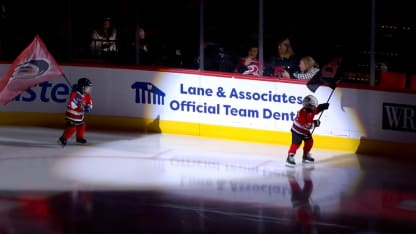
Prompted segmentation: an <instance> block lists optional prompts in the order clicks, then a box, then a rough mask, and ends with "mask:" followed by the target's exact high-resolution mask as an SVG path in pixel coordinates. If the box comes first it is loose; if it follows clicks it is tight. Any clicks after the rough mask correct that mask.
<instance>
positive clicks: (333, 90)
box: [311, 79, 341, 134]
mask: <svg viewBox="0 0 416 234" xmlns="http://www.w3.org/2000/svg"><path fill="white" fill-rule="evenodd" d="M340 80H341V79H338V80H337V81H336V83H339V81H340ZM336 83H335V84H336ZM335 89H336V85H335V87H334V88H333V89H332V91H331V93H330V94H329V97H328V100H326V102H327V103H329V100H331V98H332V95H333V94H334V92H335ZM324 111H325V110H322V111H321V113H320V114H319V117H318V120H320V119H321V116H322V114H323V113H324ZM315 128H316V127H315V126H314V127H313V129H312V131H311V134H312V133H313V132H314V131H315Z"/></svg>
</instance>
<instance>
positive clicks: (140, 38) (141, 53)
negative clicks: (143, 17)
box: [134, 27, 153, 65]
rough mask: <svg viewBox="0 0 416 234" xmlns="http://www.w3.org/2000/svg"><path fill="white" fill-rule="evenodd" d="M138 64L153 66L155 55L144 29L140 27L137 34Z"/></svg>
mask: <svg viewBox="0 0 416 234" xmlns="http://www.w3.org/2000/svg"><path fill="white" fill-rule="evenodd" d="M136 34H137V35H136V43H135V45H134V46H135V48H136V64H143V65H153V57H152V56H153V53H152V48H151V45H149V40H148V38H147V34H146V31H145V30H144V28H142V27H139V28H138V29H137V32H136Z"/></svg>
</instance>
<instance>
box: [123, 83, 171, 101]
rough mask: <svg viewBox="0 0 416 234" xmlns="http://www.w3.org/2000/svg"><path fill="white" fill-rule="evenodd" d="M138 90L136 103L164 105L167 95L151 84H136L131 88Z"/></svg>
mask: <svg viewBox="0 0 416 234" xmlns="http://www.w3.org/2000/svg"><path fill="white" fill-rule="evenodd" d="M131 87H132V88H133V89H135V90H136V103H141V104H156V105H164V104H165V96H166V94H165V93H164V92H163V91H162V90H160V89H159V88H158V87H156V86H154V85H153V84H152V83H149V82H136V83H134V84H133V85H132V86H131Z"/></svg>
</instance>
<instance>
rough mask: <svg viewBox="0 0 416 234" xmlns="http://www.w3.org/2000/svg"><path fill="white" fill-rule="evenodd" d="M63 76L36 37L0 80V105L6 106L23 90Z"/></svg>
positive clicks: (40, 40)
mask: <svg viewBox="0 0 416 234" xmlns="http://www.w3.org/2000/svg"><path fill="white" fill-rule="evenodd" d="M63 74H64V72H63V71H62V69H61V67H60V66H59V65H58V63H57V62H56V61H55V59H54V58H53V56H52V54H50V53H49V51H48V49H47V48H46V46H45V44H44V43H43V41H42V39H41V38H40V37H39V35H36V36H35V39H34V40H33V41H32V43H30V45H29V46H28V47H26V49H25V50H23V52H22V53H21V54H20V55H19V56H18V57H17V58H16V60H15V61H14V62H13V63H12V64H11V65H10V67H9V69H8V70H7V72H6V74H4V75H3V77H2V79H1V80H0V103H1V104H3V105H7V104H8V103H9V102H10V101H11V100H13V99H14V98H15V97H16V96H18V95H19V94H21V93H22V92H24V91H25V90H27V89H29V88H31V87H33V86H35V85H37V84H40V83H42V82H45V81H48V80H52V79H54V78H56V77H59V76H61V75H63Z"/></svg>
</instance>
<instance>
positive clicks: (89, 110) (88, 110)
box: [84, 105, 92, 113]
mask: <svg viewBox="0 0 416 234" xmlns="http://www.w3.org/2000/svg"><path fill="white" fill-rule="evenodd" d="M91 110H92V106H91V105H84V112H85V113H90V112H91Z"/></svg>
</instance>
